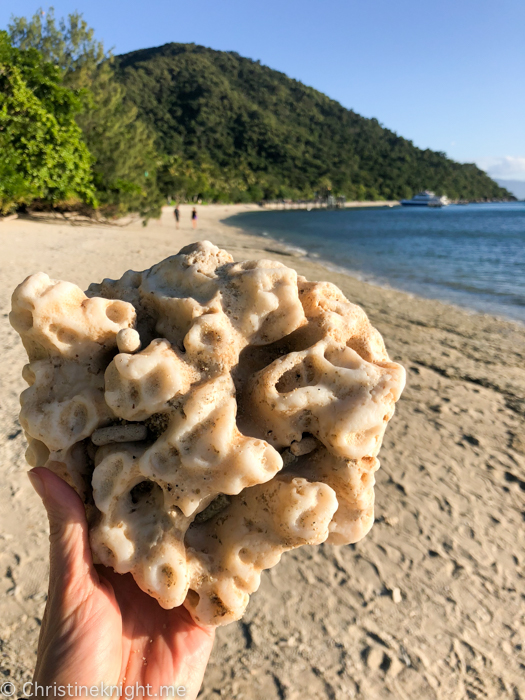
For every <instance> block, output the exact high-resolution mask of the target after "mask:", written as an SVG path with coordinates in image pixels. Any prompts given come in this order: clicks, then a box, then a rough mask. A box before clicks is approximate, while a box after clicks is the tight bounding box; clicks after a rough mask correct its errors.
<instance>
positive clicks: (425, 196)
mask: <svg viewBox="0 0 525 700" xmlns="http://www.w3.org/2000/svg"><path fill="white" fill-rule="evenodd" d="M401 204H402V205H403V206H404V207H446V206H447V205H448V204H449V200H448V198H447V197H446V196H445V195H443V196H442V197H438V196H437V195H436V194H434V193H433V192H430V191H429V190H424V191H423V192H418V193H417V194H416V195H414V196H413V197H412V199H402V200H401Z"/></svg>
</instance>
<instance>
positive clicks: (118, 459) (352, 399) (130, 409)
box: [10, 242, 404, 625]
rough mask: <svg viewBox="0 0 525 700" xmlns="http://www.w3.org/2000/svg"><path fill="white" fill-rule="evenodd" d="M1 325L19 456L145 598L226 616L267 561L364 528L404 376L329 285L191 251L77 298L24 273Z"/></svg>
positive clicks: (234, 615) (232, 615)
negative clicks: (80, 518) (16, 406)
mask: <svg viewBox="0 0 525 700" xmlns="http://www.w3.org/2000/svg"><path fill="white" fill-rule="evenodd" d="M10 318H11V323H12V324H13V326H14V327H15V328H16V330H18V332H19V333H20V335H21V337H22V340H23V342H24V346H25V347H26V350H27V352H28V355H29V360H30V363H29V365H27V366H26V368H25V369H24V377H25V379H26V381H27V382H28V384H29V385H30V386H29V388H28V389H26V391H25V392H23V394H22V396H21V403H22V411H21V416H20V417H21V423H22V425H23V427H24V429H25V431H26V434H27V436H28V439H29V447H28V451H27V459H28V461H29V463H30V464H31V465H33V466H35V465H46V466H47V467H49V468H51V469H53V470H54V471H55V472H56V473H58V474H60V475H61V476H62V477H64V478H66V479H67V480H68V481H69V483H71V484H72V485H73V486H74V487H75V488H76V489H77V491H78V492H79V493H80V494H81V496H82V497H83V499H84V502H85V503H86V508H87V510H88V512H89V515H90V521H91V522H92V527H91V544H92V548H93V551H94V553H95V555H96V556H97V558H98V559H99V560H100V561H102V562H103V563H105V564H107V565H108V566H112V567H113V568H114V569H115V570H116V571H118V572H121V573H125V572H131V573H132V574H133V576H134V577H135V579H136V581H137V583H138V584H139V586H140V587H141V588H142V589H143V590H145V591H147V592H148V593H149V594H150V595H152V596H154V597H155V598H157V599H158V601H159V602H160V604H161V605H162V606H164V607H166V608H171V607H174V606H177V605H180V604H182V603H184V605H186V607H187V608H188V609H189V610H190V612H191V613H192V615H193V616H194V618H195V619H196V620H198V621H199V622H201V623H203V624H210V625H218V624H225V623H227V622H231V621H232V620H236V619H239V618H240V617H241V616H242V614H243V612H244V610H245V608H246V605H247V604H248V600H249V596H250V594H251V593H252V592H253V591H255V590H256V589H257V588H258V586H259V583H260V576H261V573H262V571H263V570H264V569H266V568H269V567H271V566H274V565H275V564H276V563H277V562H278V561H279V559H280V557H281V555H282V553H283V552H285V551H287V550H289V549H292V548H294V547H299V546H301V545H303V544H319V543H321V542H324V541H325V540H327V541H328V542H332V543H334V544H344V543H349V542H356V541H357V540H359V539H360V538H361V537H363V536H364V535H365V534H366V533H367V532H368V530H369V529H370V527H371V526H372V523H373V501H374V492H373V486H374V472H375V471H376V470H377V469H378V467H379V462H378V461H377V459H376V456H377V453H378V451H379V448H380V445H381V441H382V438H383V434H384V430H385V428H386V424H387V422H388V420H389V419H390V418H391V417H392V415H393V412H394V404H395V402H396V401H397V399H398V398H399V395H400V393H401V391H402V388H403V385H404V370H403V369H402V367H400V366H399V365H397V364H395V363H393V362H390V360H389V358H388V355H387V353H386V350H385V347H384V344H383V341H382V339H381V336H380V335H379V333H378V332H377V331H376V330H375V329H374V328H372V326H371V325H370V323H369V321H368V319H367V317H366V314H365V313H364V312H363V311H362V309H360V308H359V307H357V306H355V305H354V304H351V303H350V302H349V301H348V300H347V299H345V297H344V296H343V295H342V293H341V292H340V290H338V289H337V287H335V286H334V285H332V284H329V283H313V282H307V281H306V280H305V279H304V278H301V277H299V278H298V277H297V275H296V273H295V271H294V270H292V269H290V268H287V267H286V266H284V265H282V264H281V263H277V262H273V261H269V260H259V261H249V262H241V263H235V262H234V261H233V259H232V258H231V256H230V255H229V254H228V253H226V252H225V251H222V250H219V249H218V248H216V247H215V246H213V245H212V244H211V243H208V242H204V243H196V244H194V245H191V246H188V247H186V248H184V249H183V250H181V251H180V253H179V254H178V255H174V256H172V257H170V258H168V259H166V260H164V261H162V262H161V263H159V264H158V265H155V266H154V267H152V268H151V269H150V270H146V271H145V272H132V271H130V272H127V273H126V274H125V275H124V276H123V277H122V278H121V279H120V280H118V281H113V280H104V281H103V282H102V283H101V284H94V285H91V287H90V288H89V290H88V292H87V294H84V293H83V292H81V290H80V289H78V287H75V286H74V285H72V284H69V283H66V282H55V281H52V280H50V279H49V278H48V277H47V275H44V274H43V273H39V274H37V275H33V276H32V277H29V278H28V279H27V280H26V281H25V282H23V283H22V284H21V285H20V286H19V287H18V288H17V289H16V290H15V293H14V295H13V310H12V312H11V317H10ZM141 347H142V348H143V349H142V350H140V348H141ZM111 426H113V427H111ZM122 440H128V442H122ZM130 440H131V441H132V442H129V441H130Z"/></svg>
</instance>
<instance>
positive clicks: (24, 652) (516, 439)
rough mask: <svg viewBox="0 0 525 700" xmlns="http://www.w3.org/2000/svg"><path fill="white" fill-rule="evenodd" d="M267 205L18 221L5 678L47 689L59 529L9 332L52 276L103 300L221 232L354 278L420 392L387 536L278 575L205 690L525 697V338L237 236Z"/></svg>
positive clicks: (0, 557) (229, 641) (388, 504)
mask: <svg viewBox="0 0 525 700" xmlns="http://www.w3.org/2000/svg"><path fill="white" fill-rule="evenodd" d="M252 208H254V207H251V206H237V207H233V206H209V207H199V230H198V231H197V232H194V231H193V230H192V229H191V227H190V220H189V211H190V208H189V207H182V208H181V210H182V223H181V230H180V231H178V232H176V231H175V225H174V221H173V214H172V210H171V209H170V210H166V211H165V213H164V215H163V218H162V220H161V221H160V222H150V224H149V225H148V227H147V228H142V227H141V226H138V225H133V226H129V227H126V228H118V227H114V226H100V225H83V226H78V225H71V224H68V223H66V222H64V223H61V222H60V221H58V220H57V219H50V220H49V221H48V222H46V221H39V222H34V221H27V220H22V219H18V220H15V221H9V222H3V223H0V250H1V256H0V265H1V274H2V277H1V279H2V285H1V305H2V319H1V323H2V336H1V339H2V349H3V352H2V355H1V360H0V362H1V382H2V394H1V396H2V401H1V404H0V412H1V414H0V415H1V423H0V425H1V440H2V458H1V470H2V477H3V478H2V481H1V482H0V483H1V486H0V493H1V497H2V508H1V509H0V574H1V575H0V591H1V598H0V679H2V680H4V679H5V680H7V679H8V678H9V679H10V680H15V681H19V680H28V679H29V678H30V675H31V672H32V666H33V664H34V658H35V649H36V642H37V636H38V630H39V623H40V619H41V617H42V614H43V609H44V604H45V596H46V586H47V580H46V577H47V524H46V519H45V516H44V511H43V508H42V506H41V504H40V502H39V500H38V498H37V496H36V495H35V494H34V493H33V492H32V489H31V488H30V485H29V482H28V479H27V477H26V469H27V467H26V464H25V462H24V457H23V455H24V449H25V445H24V439H23V436H22V434H21V432H20V426H19V425H18V421H17V411H18V395H19V393H20V391H21V390H22V389H23V388H24V383H23V381H22V379H21V376H20V372H21V369H22V366H23V364H24V362H25V358H24V352H23V349H22V346H21V343H20V341H19V338H18V336H17V334H16V333H15V331H14V330H13V329H11V327H10V326H9V324H8V320H7V314H8V311H9V307H10V294H11V291H12V290H13V288H14V287H15V286H16V284H17V283H19V282H20V281H22V279H24V277H26V276H27V275H29V274H31V273H33V272H36V271H38V270H44V271H45V272H47V273H48V274H49V275H50V276H52V277H55V278H59V279H66V280H70V281H72V282H76V283H77V284H79V285H80V286H81V287H83V288H85V287H86V286H87V285H88V283H89V282H91V281H99V280H100V279H102V278H103V277H119V276H120V275H121V274H122V273H123V272H124V271H125V270H127V269H128V268H134V269H138V270H141V269H144V268H146V267H149V266H150V265H151V264H152V263H155V262H157V261H159V260H161V259H162V258H164V257H166V256H167V255H170V254H172V253H175V252H177V251H178V250H179V248H180V247H181V246H182V245H185V244H186V243H188V242H190V241H193V240H197V239H199V238H208V239H210V240H212V241H213V242H214V243H216V244H217V245H219V246H223V247H225V248H227V249H228V250H229V251H230V252H232V253H233V254H234V255H235V257H236V258H238V259H242V258H252V257H263V256H264V257H274V258H277V259H280V260H282V261H283V262H285V263H286V264H288V265H292V266H293V267H295V268H296V269H297V270H298V271H299V272H301V273H302V274H305V275H306V276H307V277H308V278H310V279H330V280H331V281H333V282H335V283H336V284H338V285H339V286H340V287H341V288H342V289H343V290H344V292H345V293H346V294H347V296H348V297H349V299H351V300H352V301H355V302H357V303H359V304H361V305H362V306H363V307H364V308H365V309H366V311H367V312H368V314H369V315H370V317H371V319H372V321H373V323H374V324H375V325H376V326H377V327H378V328H379V330H380V331H381V333H383V335H384V337H385V340H386V343H387V347H388V349H389V351H390V354H391V356H392V357H393V359H395V360H398V361H400V362H402V363H403V364H404V365H405V366H406V368H407V370H408V386H407V389H406V391H405V393H404V395H403V398H402V400H401V402H400V403H399V405H398V410H397V413H396V416H395V417H394V419H393V420H392V423H391V424H390V426H389V429H388V431H387V435H386V440H385V443H384V446H383V450H382V452H381V454H380V458H381V463H382V468H381V470H380V471H379V472H378V478H377V488H376V516H377V522H376V524H375V525H374V528H373V530H372V532H371V533H370V535H368V536H367V537H366V538H365V539H364V540H363V541H362V542H360V543H359V544H357V545H355V546H350V547H341V548H338V547H332V546H322V547H320V548H303V549H300V550H296V551H294V552H291V553H289V554H287V555H285V556H284V557H283V560H282V562H281V563H280V564H279V565H278V566H277V567H276V568H274V569H272V570H271V571H270V572H269V573H266V574H265V575H264V577H263V583H262V586H261V589H260V591H259V592H258V593H257V594H254V595H253V597H252V602H251V603H250V606H249V608H248V613H247V615H246V617H245V618H244V620H243V621H242V622H240V623H236V624H233V625H230V626H229V627H226V628H223V629H221V630H220V631H219V633H218V638H217V642H216V647H215V650H214V653H213V655H212V660H211V663H210V666H209V668H208V672H207V675H206V678H205V685H204V689H203V693H202V697H203V698H206V700H211V698H218V697H227V698H230V697H231V698H235V699H236V700H242V699H244V700H248V699H250V700H252V699H253V700H259V699H260V698H265V700H273V699H274V698H275V699H277V700H295V699H297V700H299V699H306V698H307V699H310V698H328V699H330V700H343V698H344V699H345V700H346V698H354V697H355V698H363V699H366V700H376V699H379V700H384V699H389V698H392V699H394V698H395V699H396V700H397V699H401V700H403V699H407V700H424V699H427V698H435V699H439V700H442V699H443V700H444V699H448V698H457V700H463V699H464V698H473V699H477V698H480V699H481V698H507V697H508V698H513V699H514V700H517V699H518V698H523V697H524V688H525V604H524V598H525V590H524V579H525V550H524V541H525V535H524V532H525V523H524V519H525V502H524V501H525V429H524V428H525V329H524V328H523V327H522V326H519V325H517V324H512V323H507V322H504V321H499V320H496V319H493V318H491V317H488V316H481V315H474V314H467V313H465V312H463V311H460V310H458V309H455V308H453V307H451V306H446V305H444V304H440V303H438V302H432V301H427V300H423V299H419V298H417V297H412V296H409V295H406V294H402V293H400V292H395V291H391V290H385V289H381V288H378V287H374V286H370V285H367V284H363V283H361V282H359V281H358V280H356V279H354V278H352V277H349V276H346V275H340V274H335V273H332V272H328V271H327V270H326V269H324V268H322V267H321V266H320V265H318V264H316V263H313V262H312V261H310V260H308V259H304V258H298V257H291V256H289V255H282V256H279V255H278V254H277V253H275V251H276V250H279V246H278V244H276V243H274V242H272V241H269V240H268V239H262V238H256V237H252V236H248V235H246V234H243V233H242V232H241V231H239V230H237V229H234V228H232V227H229V226H225V225H223V224H221V223H220V219H221V218H225V217H227V216H230V215H232V214H233V213H235V212H236V211H247V210H249V209H252ZM265 247H266V248H271V249H272V252H271V253H268V252H265V251H264V248H265ZM2 674H4V675H2ZM4 676H5V678H4Z"/></svg>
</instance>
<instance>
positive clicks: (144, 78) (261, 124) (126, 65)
mask: <svg viewBox="0 0 525 700" xmlns="http://www.w3.org/2000/svg"><path fill="white" fill-rule="evenodd" d="M114 65H115V70H116V76H117V79H118V80H119V81H121V82H122V83H123V84H124V85H125V87H126V90H127V95H128V97H129V98H130V99H131V100H132V102H134V104H135V105H136V106H137V108H138V111H139V115H140V116H141V117H142V119H143V120H144V121H146V122H147V123H149V124H150V125H151V127H152V128H153V129H154V131H155V133H156V135H157V148H158V150H159V153H160V154H161V156H162V157H163V158H164V166H163V168H162V169H161V170H162V171H161V173H160V178H159V182H160V184H161V187H162V189H163V190H164V194H174V195H176V196H182V197H186V198H189V197H191V196H195V195H197V196H201V197H205V198H210V199H216V200H231V199H234V200H237V201H246V200H250V199H251V200H258V199H262V198H275V197H292V198H300V197H312V196H313V195H314V193H316V192H317V193H319V194H327V193H328V192H331V193H333V194H336V195H339V194H341V195H345V196H346V197H347V198H349V199H361V200H364V199H378V198H385V199H398V198H402V197H410V196H412V194H414V193H415V192H417V191H419V190H421V189H425V188H428V189H432V190H434V191H435V192H436V193H438V194H446V195H448V196H449V197H450V198H462V199H485V198H487V199H496V198H502V199H506V198H510V199H512V195H511V194H510V193H509V192H508V191H507V190H505V189H503V188H502V187H499V186H498V185H497V184H496V183H495V182H494V181H493V180H491V179H490V178H489V177H488V175H486V173H484V172H483V171H482V170H480V169H479V168H478V167H477V166H475V165H472V164H466V165H465V164H459V163H455V162H454V161H452V160H450V159H448V158H447V157H446V156H445V155H444V154H443V153H439V152H438V153H437V152H434V151H431V150H421V149H419V148H416V147H415V146H414V145H413V143H412V142H411V141H408V140H407V139H404V138H402V137H400V136H398V135H397V134H395V133H393V132H392V131H389V130H388V129H385V128H383V127H382V126H381V125H380V124H379V122H378V121H377V120H376V119H366V118H364V117H361V116H359V115H358V114H356V113H355V112H353V111H352V110H349V109H346V108H344V107H342V106H341V105H340V104H339V103H338V102H335V101H334V100H331V99H330V98H329V97H327V96H326V95H323V94H322V93H320V92H318V91H317V90H314V89H313V88H310V87H307V86H305V85H303V84H302V83H300V82H298V81H296V80H292V79H290V78H288V77H287V76H286V75H284V74H283V73H279V72H278V71H275V70H272V69H270V68H267V67H266V66H263V65H261V64H260V63H259V62H258V61H252V60H250V59H247V58H243V57H241V56H239V55H238V54H236V53H233V52H224V51H214V50H212V49H208V48H205V47H203V46H196V45H194V44H166V45H165V46H161V47H158V48H152V49H143V50H140V51H134V52H132V53H129V54H125V55H122V56H118V57H117V58H116V60H115V64H114Z"/></svg>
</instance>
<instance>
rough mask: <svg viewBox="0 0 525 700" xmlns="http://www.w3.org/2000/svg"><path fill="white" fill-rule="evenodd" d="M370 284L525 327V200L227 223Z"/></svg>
mask: <svg viewBox="0 0 525 700" xmlns="http://www.w3.org/2000/svg"><path fill="white" fill-rule="evenodd" d="M226 223H229V224H231V225H234V226H239V227H241V228H243V229H245V230H246V231H248V232H252V233H256V234H258V235H266V236H269V237H272V238H275V239H277V240H279V241H281V242H283V243H285V244H287V245H289V246H293V247H296V248H301V249H303V250H304V251H306V253H307V254H308V255H309V256H311V257H315V258H319V259H320V260H321V261H323V262H325V263H328V264H330V265H331V266H332V267H334V268H337V269H341V268H342V269H344V270H347V271H349V272H351V273H352V274H357V275H358V276H360V277H361V278H363V279H366V280H368V281H370V282H374V283H376V284H381V285H387V286H390V287H394V288H396V289H401V290H405V291H407V292H412V293H414V294H418V295H420V296H425V297H428V298H432V299H440V300H442V301H447V302H452V303H454V304H458V305H460V306H463V307H466V308H469V309H472V310H477V311H482V312H485V313H489V314H494V315H497V316H503V317H506V318H510V319H514V320H518V321H521V322H523V323H525V202H511V203H504V204H469V205H466V206H459V205H451V206H448V207H444V208H442V209H426V208H421V209H420V208H418V209H408V208H405V207H395V208H392V209H346V210H333V211H323V210H312V211H310V212H308V211H293V210H292V211H270V212H264V211H261V212H250V213H247V214H239V215H237V216H235V217H232V218H230V219H229V220H227V222H226Z"/></svg>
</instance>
